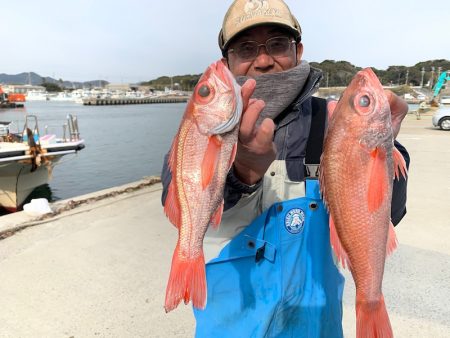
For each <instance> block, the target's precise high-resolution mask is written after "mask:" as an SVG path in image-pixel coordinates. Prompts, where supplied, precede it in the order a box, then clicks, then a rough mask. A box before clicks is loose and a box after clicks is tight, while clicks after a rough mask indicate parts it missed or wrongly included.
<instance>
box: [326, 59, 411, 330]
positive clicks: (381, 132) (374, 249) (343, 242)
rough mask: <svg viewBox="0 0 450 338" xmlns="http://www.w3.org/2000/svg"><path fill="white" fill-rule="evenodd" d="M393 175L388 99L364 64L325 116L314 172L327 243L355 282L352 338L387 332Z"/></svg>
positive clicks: (397, 160) (399, 168) (396, 167)
mask: <svg viewBox="0 0 450 338" xmlns="http://www.w3.org/2000/svg"><path fill="white" fill-rule="evenodd" d="M400 172H401V173H402V174H403V176H405V175H406V164H405V161H404V159H403V156H402V155H401V153H400V152H399V151H398V150H397V149H396V148H395V147H394V136H393V131H392V122H391V111H390V107H389V102H388V100H387V97H386V95H385V93H384V90H383V87H382V86H381V83H380V82H379V80H378V78H377V77H376V75H375V74H374V73H373V71H372V70H371V69H370V68H366V69H364V70H362V71H360V72H358V73H357V74H356V75H355V77H354V78H353V80H352V81H351V83H350V85H349V86H348V87H347V88H346V90H345V91H344V93H343V94H342V97H341V99H340V100H339V102H338V103H337V105H336V106H335V108H334V110H333V112H332V114H331V116H330V119H329V124H328V128H327V134H326V137H325V141H324V151H323V154H322V158H321V165H320V177H319V179H320V186H321V191H322V195H323V198H324V201H325V203H326V205H327V207H328V210H329V212H330V240H331V245H332V247H333V249H334V251H335V253H336V256H337V258H338V260H339V261H340V262H341V263H342V265H343V266H344V267H345V266H346V265H348V266H349V268H350V271H351V273H352V276H353V279H354V281H355V285H356V323H357V324H356V325H357V327H356V335H357V337H393V333H392V328H391V324H390V321H389V316H388V313H387V310H386V305H385V302H384V297H383V293H382V290H381V288H382V280H383V273H384V264H385V258H386V254H387V253H390V252H392V251H393V250H394V249H395V247H396V244H397V241H396V238H395V232H394V228H393V225H392V223H391V220H390V215H391V199H392V187H393V180H394V179H395V178H399V175H400Z"/></svg>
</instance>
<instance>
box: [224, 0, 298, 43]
mask: <svg viewBox="0 0 450 338" xmlns="http://www.w3.org/2000/svg"><path fill="white" fill-rule="evenodd" d="M267 24H275V25H279V26H283V27H285V28H286V29H288V30H289V31H291V32H292V33H293V34H294V37H295V38H299V37H300V36H301V35H302V29H301V28H300V24H299V23H298V21H297V19H296V18H295V17H294V16H293V15H292V13H291V11H290V9H289V7H288V6H287V5H286V3H285V2H284V1H283V0H235V1H234V2H233V3H232V4H231V6H230V8H229V9H228V11H227V13H226V14H225V18H224V19H223V25H222V29H221V30H220V33H219V47H220V49H221V50H222V51H224V50H225V49H226V47H227V45H228V43H229V42H230V40H231V39H232V38H234V37H235V36H236V35H237V34H239V33H240V32H242V31H244V30H246V29H248V28H251V27H254V26H258V25H267Z"/></svg>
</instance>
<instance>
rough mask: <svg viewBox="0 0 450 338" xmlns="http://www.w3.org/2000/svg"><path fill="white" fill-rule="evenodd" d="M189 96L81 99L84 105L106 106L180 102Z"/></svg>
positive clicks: (185, 100) (186, 99)
mask: <svg viewBox="0 0 450 338" xmlns="http://www.w3.org/2000/svg"><path fill="white" fill-rule="evenodd" d="M188 99H189V96H161V97H147V98H126V97H125V98H117V99H113V98H88V99H83V104H84V105H85V106H108V105H123V104H151V103H180V102H187V101H188Z"/></svg>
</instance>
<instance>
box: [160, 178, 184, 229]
mask: <svg viewBox="0 0 450 338" xmlns="http://www.w3.org/2000/svg"><path fill="white" fill-rule="evenodd" d="M164 213H165V214H166V216H167V218H168V219H169V221H170V222H171V223H172V224H173V225H175V226H176V227H177V228H180V224H181V213H180V204H179V203H178V198H177V193H176V185H175V183H173V181H172V182H170V183H169V188H168V190H167V196H166V201H165V202H164Z"/></svg>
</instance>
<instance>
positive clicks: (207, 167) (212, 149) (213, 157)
mask: <svg viewBox="0 0 450 338" xmlns="http://www.w3.org/2000/svg"><path fill="white" fill-rule="evenodd" d="M221 147H222V141H221V140H220V139H219V138H218V137H217V136H215V135H213V136H210V137H209V139H208V146H207V147H206V151H205V156H204V157H203V162H202V188H203V190H205V188H206V187H207V186H208V185H209V183H210V182H211V180H212V178H213V176H214V172H215V171H216V166H217V162H218V160H219V156H220V148H221Z"/></svg>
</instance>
